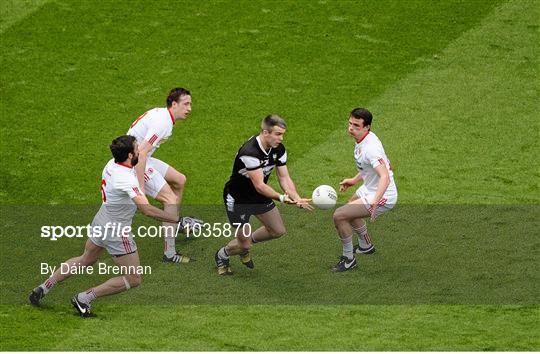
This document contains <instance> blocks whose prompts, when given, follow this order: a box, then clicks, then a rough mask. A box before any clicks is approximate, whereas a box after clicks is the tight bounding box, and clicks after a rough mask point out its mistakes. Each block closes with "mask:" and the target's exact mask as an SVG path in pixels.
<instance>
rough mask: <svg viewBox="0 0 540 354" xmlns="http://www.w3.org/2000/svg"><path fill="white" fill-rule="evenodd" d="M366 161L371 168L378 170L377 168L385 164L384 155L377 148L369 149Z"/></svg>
mask: <svg viewBox="0 0 540 354" xmlns="http://www.w3.org/2000/svg"><path fill="white" fill-rule="evenodd" d="M366 159H367V160H368V162H369V164H370V165H371V167H373V168H376V167H377V166H379V165H382V164H384V153H383V151H381V149H378V148H377V147H369V148H368V149H367V151H366Z"/></svg>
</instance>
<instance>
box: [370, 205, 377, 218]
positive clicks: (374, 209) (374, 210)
mask: <svg viewBox="0 0 540 354" xmlns="http://www.w3.org/2000/svg"><path fill="white" fill-rule="evenodd" d="M377 206H378V203H373V204H371V207H370V208H369V214H370V218H371V222H375V218H376V217H377Z"/></svg>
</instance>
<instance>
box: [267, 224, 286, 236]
mask: <svg viewBox="0 0 540 354" xmlns="http://www.w3.org/2000/svg"><path fill="white" fill-rule="evenodd" d="M268 231H269V232H270V235H272V238H280V237H281V236H283V235H285V233H286V232H287V230H286V229H285V226H284V225H282V226H279V227H275V228H272V229H271V230H268Z"/></svg>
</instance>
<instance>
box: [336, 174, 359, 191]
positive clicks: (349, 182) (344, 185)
mask: <svg viewBox="0 0 540 354" xmlns="http://www.w3.org/2000/svg"><path fill="white" fill-rule="evenodd" d="M361 180H362V176H361V175H360V173H359V174H357V175H356V176H354V177H351V178H345V179H344V180H343V181H341V182H339V191H340V192H345V191H346V190H347V189H349V187H352V186H354V185H355V184H357V183H358V182H360V181H361Z"/></svg>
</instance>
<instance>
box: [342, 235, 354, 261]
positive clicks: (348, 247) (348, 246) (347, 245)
mask: <svg viewBox="0 0 540 354" xmlns="http://www.w3.org/2000/svg"><path fill="white" fill-rule="evenodd" d="M341 245H342V246H343V255H344V256H345V257H347V259H352V258H353V243H352V235H351V236H349V237H346V238H342V239H341Z"/></svg>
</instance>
